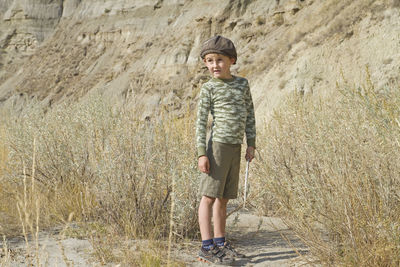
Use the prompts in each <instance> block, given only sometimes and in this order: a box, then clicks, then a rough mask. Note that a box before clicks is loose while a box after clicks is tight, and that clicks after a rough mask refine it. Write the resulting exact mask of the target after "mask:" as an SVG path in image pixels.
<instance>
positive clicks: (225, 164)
mask: <svg viewBox="0 0 400 267" xmlns="http://www.w3.org/2000/svg"><path fill="white" fill-rule="evenodd" d="M241 147H242V146H241V145H240V144H235V145H233V144H224V143H219V142H215V141H209V142H208V148H207V157H208V159H209V161H210V173H209V174H206V173H202V175H201V180H200V195H201V196H208V197H215V198H227V199H233V198H236V197H237V193H238V184H239V169H240V150H241Z"/></svg>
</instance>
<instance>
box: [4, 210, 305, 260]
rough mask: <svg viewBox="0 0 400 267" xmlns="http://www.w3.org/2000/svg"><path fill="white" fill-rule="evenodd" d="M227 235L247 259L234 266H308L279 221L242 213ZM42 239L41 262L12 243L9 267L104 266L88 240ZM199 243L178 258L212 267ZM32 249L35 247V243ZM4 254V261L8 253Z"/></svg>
mask: <svg viewBox="0 0 400 267" xmlns="http://www.w3.org/2000/svg"><path fill="white" fill-rule="evenodd" d="M227 233H228V235H227V236H228V238H229V239H230V240H231V242H232V243H233V244H234V246H235V247H236V248H237V250H238V251H240V252H242V253H245V254H246V256H247V258H246V259H244V260H237V261H236V262H235V263H234V266H298V265H302V266H306V265H304V262H303V264H301V257H299V256H298V253H300V254H302V255H307V252H308V250H307V248H306V247H305V246H304V245H303V244H302V243H301V242H300V240H299V239H298V238H296V237H295V235H294V234H293V233H292V232H291V231H290V230H289V229H288V228H287V227H286V226H285V224H283V223H282V221H281V220H280V219H279V218H272V217H258V216H255V215H252V214H250V213H248V212H243V211H241V212H238V213H235V214H233V215H231V216H230V217H229V218H228V221H227ZM38 240H39V245H40V246H39V247H40V253H39V255H40V258H39V259H38V258H36V257H35V256H33V255H37V253H35V251H34V250H32V251H31V252H30V253H28V255H31V256H29V257H27V256H26V255H27V253H26V245H25V241H24V239H22V238H14V239H11V240H8V242H7V244H8V248H9V249H10V251H11V252H10V253H9V254H10V260H9V261H8V264H7V265H5V266H18V267H19V266H27V265H29V263H30V262H31V263H33V265H35V266H36V264H35V263H36V261H37V260H39V261H40V265H41V266H104V265H101V264H100V263H96V262H93V257H92V256H91V252H92V246H91V244H90V242H89V241H88V240H82V239H77V238H61V237H60V235H58V234H55V233H49V232H42V233H40V235H39V239H38ZM287 240H289V241H290V245H289V242H287ZM199 244H200V243H199V242H189V243H186V245H183V246H178V247H180V248H179V249H176V250H175V251H174V258H175V259H176V260H178V261H181V262H185V263H186V264H187V266H210V265H209V264H206V263H203V262H200V261H198V260H197V257H196V255H197V252H198V249H199ZM32 247H35V246H34V244H32ZM0 255H1V257H2V259H1V260H2V262H4V257H5V254H4V250H2V251H1V253H0ZM0 262H1V261H0ZM0 266H1V264H0ZM107 266H118V265H115V264H114V265H113V264H108V265H107Z"/></svg>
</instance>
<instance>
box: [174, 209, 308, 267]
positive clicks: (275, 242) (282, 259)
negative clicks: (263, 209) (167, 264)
mask: <svg viewBox="0 0 400 267" xmlns="http://www.w3.org/2000/svg"><path fill="white" fill-rule="evenodd" d="M227 233H229V239H230V240H231V241H232V243H234V244H235V248H237V250H238V251H240V252H242V253H244V254H246V256H247V258H246V259H245V260H238V261H236V262H235V264H234V266H296V265H300V264H301V263H300V262H299V258H298V254H297V252H299V253H301V254H306V253H307V252H308V250H307V248H306V247H305V246H304V245H303V244H302V243H301V242H300V240H299V239H298V238H296V237H295V236H294V234H293V232H291V231H290V230H289V229H288V228H287V227H286V225H285V224H284V223H283V222H282V221H281V220H280V219H279V218H271V217H258V216H255V215H252V214H249V213H246V212H240V213H236V214H233V215H231V216H230V217H229V218H228V221H227ZM282 235H283V236H284V237H285V238H284V237H282ZM285 239H287V240H289V241H290V243H291V246H290V245H289V244H288V242H287V241H286V240H285ZM198 246H199V243H197V244H196V246H195V247H194V248H192V249H190V250H188V251H184V252H182V253H181V256H180V258H181V259H182V260H183V261H185V262H186V263H187V265H188V266H209V265H208V264H206V263H202V262H199V261H197V260H196V258H195V257H194V255H196V254H197V251H198ZM292 246H293V247H292ZM296 250H297V252H296ZM302 266H306V265H304V262H303V265H302Z"/></svg>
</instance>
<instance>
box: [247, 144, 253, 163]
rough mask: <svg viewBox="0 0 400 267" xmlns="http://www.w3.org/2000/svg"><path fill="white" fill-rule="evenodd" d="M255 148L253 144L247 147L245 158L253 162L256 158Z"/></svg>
mask: <svg viewBox="0 0 400 267" xmlns="http://www.w3.org/2000/svg"><path fill="white" fill-rule="evenodd" d="M254 150H255V148H254V147H252V146H249V147H247V150H246V156H245V158H246V160H248V161H249V162H251V161H252V160H253V159H254Z"/></svg>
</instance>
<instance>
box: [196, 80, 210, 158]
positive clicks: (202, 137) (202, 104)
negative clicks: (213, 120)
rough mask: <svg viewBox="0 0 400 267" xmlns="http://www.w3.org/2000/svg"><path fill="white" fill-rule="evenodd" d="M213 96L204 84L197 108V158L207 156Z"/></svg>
mask: <svg viewBox="0 0 400 267" xmlns="http://www.w3.org/2000/svg"><path fill="white" fill-rule="evenodd" d="M210 105H211V94H210V89H209V88H208V87H207V86H205V85H204V84H203V86H202V87H201V89H200V96H199V103H198V106H197V120H196V145H197V156H198V157H200V156H203V155H205V154H206V135H207V122H208V113H209V112H210Z"/></svg>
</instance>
